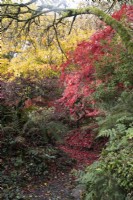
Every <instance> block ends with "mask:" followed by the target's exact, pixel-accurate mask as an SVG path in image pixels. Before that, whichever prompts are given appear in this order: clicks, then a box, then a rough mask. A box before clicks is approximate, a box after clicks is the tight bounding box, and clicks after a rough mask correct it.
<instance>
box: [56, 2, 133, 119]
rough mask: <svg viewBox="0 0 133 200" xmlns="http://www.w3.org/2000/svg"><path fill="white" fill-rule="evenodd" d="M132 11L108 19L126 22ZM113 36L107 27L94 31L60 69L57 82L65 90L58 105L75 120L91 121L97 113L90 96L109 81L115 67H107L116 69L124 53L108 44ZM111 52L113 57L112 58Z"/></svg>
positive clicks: (70, 54) (122, 10)
mask: <svg viewBox="0 0 133 200" xmlns="http://www.w3.org/2000/svg"><path fill="white" fill-rule="evenodd" d="M132 9H133V8H132V6H126V5H123V6H122V8H121V10H119V11H117V12H115V13H114V14H113V15H112V17H113V18H115V19H117V20H120V19H121V18H122V17H123V16H124V17H125V16H127V19H128V20H129V19H131V18H132V14H131V11H132ZM114 36H115V31H114V30H113V29H112V28H111V27H110V26H106V27H105V28H104V29H103V30H100V31H97V32H96V33H95V34H93V35H92V37H91V38H90V40H89V41H83V42H82V43H80V44H78V46H77V48H76V49H75V51H74V52H69V53H68V59H67V61H66V62H65V63H63V64H62V66H61V67H62V75H61V81H62V83H63V85H64V87H65V89H64V92H63V96H62V98H61V99H60V100H59V102H60V103H62V104H63V105H64V106H66V107H67V108H68V109H69V110H70V113H71V115H73V116H74V117H75V118H76V119H79V118H81V117H82V116H84V117H95V116H97V115H98V114H99V113H100V110H99V109H97V108H96V106H95V102H96V101H95V98H94V97H93V95H94V93H95V91H96V90H97V87H99V86H100V85H101V84H102V83H107V82H109V81H110V80H111V79H112V78H113V74H114V73H115V72H114V70H115V71H117V65H116V66H111V67H110V68H109V67H108V63H113V62H114V61H115V62H116V63H118V68H119V61H120V59H121V56H120V53H121V52H120V51H121V49H123V51H124V48H123V47H122V45H121V44H120V43H117V47H116V46H115V44H113V43H112V42H113V38H114ZM114 49H115V51H116V53H114V54H112V52H113V51H114ZM106 58H108V60H107V59H106ZM109 59H110V61H109ZM96 62H97V63H98V62H99V63H100V68H99V69H100V71H99V73H101V72H102V74H101V76H97V70H99V69H96ZM115 67H116V68H115ZM117 82H118V81H117ZM118 83H119V82H118ZM105 90H106V86H105ZM77 113H78V114H77Z"/></svg>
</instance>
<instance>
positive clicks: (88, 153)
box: [59, 130, 106, 165]
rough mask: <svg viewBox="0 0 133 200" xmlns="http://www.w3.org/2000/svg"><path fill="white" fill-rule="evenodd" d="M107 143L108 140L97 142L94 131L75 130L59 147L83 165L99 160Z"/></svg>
mask: <svg viewBox="0 0 133 200" xmlns="http://www.w3.org/2000/svg"><path fill="white" fill-rule="evenodd" d="M105 143H106V140H103V141H101V143H100V142H95V140H94V134H93V133H92V131H89V130H88V131H81V130H74V131H72V132H71V134H70V135H69V136H67V137H66V138H65V141H64V145H60V146H59V148H60V149H62V150H63V151H65V152H66V153H67V154H69V156H70V157H71V158H74V159H75V160H76V161H77V164H78V165H80V164H82V165H83V164H91V163H93V162H94V161H95V160H97V159H98V158H99V155H100V152H101V149H102V148H103V146H104V145H105Z"/></svg>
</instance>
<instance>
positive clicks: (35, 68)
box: [0, 4, 133, 200]
mask: <svg viewBox="0 0 133 200" xmlns="http://www.w3.org/2000/svg"><path fill="white" fill-rule="evenodd" d="M132 13H133V6H132V5H126V4H124V5H123V6H121V8H120V9H119V10H118V11H115V12H114V13H113V14H111V19H113V20H114V21H117V22H119V24H120V26H118V28H119V29H120V31H121V32H122V31H123V30H127V32H128V33H129V34H130V36H131V37H132V20H133V15H132ZM52 20H53V16H52V15H49V16H47V20H46V21H44V18H43V16H41V22H40V25H38V26H37V25H36V24H33V25H31V28H30V31H29V35H28V36H27V37H25V34H24V33H22V34H21V36H20V35H18V33H17V32H15V33H14V35H12V34H13V31H14V26H15V25H14V24H13V23H12V26H10V27H9V29H7V30H6V32H5V38H4V40H2V48H3V51H2V53H1V69H0V76H1V78H0V86H1V91H0V99H1V104H0V114H1V117H0V138H1V140H0V147H1V155H0V164H1V171H0V173H1V174H0V175H1V177H2V180H1V185H2V186H1V187H0V190H1V194H0V195H1V196H0V197H1V198H2V199H5V200H8V199H14V200H15V199H25V197H24V195H23V188H24V186H25V185H26V184H28V183H30V182H32V180H33V179H34V178H35V177H38V176H40V175H41V176H44V178H46V177H47V176H49V175H50V172H51V171H52V170H51V169H55V168H56V167H58V168H59V169H61V168H62V167H64V165H71V166H73V163H75V162H77V164H78V166H81V165H82V166H85V167H86V168H85V169H84V170H83V171H82V173H81V175H80V176H79V177H78V178H79V184H82V185H83V186H84V188H85V191H84V194H83V197H82V198H83V199H85V200H96V199H97V200H104V199H109V200H119V199H120V200H122V199H123V200H131V199H133V158H132V154H133V152H132V149H133V67H132V63H133V55H132V51H131V47H132V46H131V45H129V46H130V48H127V46H126V45H125V40H126V39H127V43H129V41H128V39H129V37H128V38H126V37H125V38H124V39H123V38H122V37H121V35H122V34H121V33H120V34H119V31H118V32H117V31H116V30H114V28H113V26H114V25H112V26H109V25H107V24H105V22H101V21H100V20H97V19H96V24H92V25H91V26H90V28H88V27H86V25H87V23H89V19H86V18H84V17H83V19H82V18H80V17H79V18H78V20H77V21H76V22H75V25H73V30H72V31H71V34H70V35H67V36H65V34H64V32H69V29H68V28H67V27H68V25H69V24H70V21H69V20H67V19H65V25H67V26H64V24H60V26H58V27H57V30H56V31H58V37H59V38H60V41H58V38H57V37H56V38H55V30H51V29H50V31H48V32H47V35H46V34H44V33H45V31H44V30H45V27H47V25H48V24H50V23H51V21H52ZM108 20H110V18H109V19H108ZM82 21H83V22H84V23H83V22H82ZM103 21H105V20H103ZM78 22H79V23H78ZM4 23H5V25H6V23H8V21H6V20H5V21H4ZM97 24H98V25H97ZM119 24H115V25H119ZM20 27H21V26H20ZM20 27H19V26H18V30H19V31H20ZM121 27H124V29H122V28H121ZM35 29H36V30H35ZM94 29H97V31H95V32H94ZM68 155H69V156H68ZM60 158H65V162H64V159H63V161H60ZM74 161H75V162H74Z"/></svg>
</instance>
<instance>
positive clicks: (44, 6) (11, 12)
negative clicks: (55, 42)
mask: <svg viewBox="0 0 133 200" xmlns="http://www.w3.org/2000/svg"><path fill="white" fill-rule="evenodd" d="M85 2H86V4H84V5H83V6H82V7H81V8H76V9H73V8H69V7H67V4H66V1H44V0H41V1H38V0H31V1H28V2H26V3H23V2H22V3H13V2H12V1H1V3H0V7H1V12H0V20H1V31H5V30H7V29H8V28H9V27H10V26H11V25H12V23H14V22H15V24H16V28H17V27H18V24H21V27H22V28H21V30H27V31H29V30H30V27H31V24H33V23H35V24H39V23H40V17H41V16H46V15H48V14H50V13H52V14H54V19H53V21H52V23H51V24H49V25H48V26H47V30H48V29H50V28H54V29H55V30H56V27H57V26H58V25H59V24H60V23H64V22H63V20H64V19H66V18H71V17H73V20H72V24H71V26H70V29H71V28H72V25H73V23H74V21H75V19H76V17H77V16H78V15H82V14H87V15H88V14H93V15H95V16H97V17H98V18H99V19H101V20H102V21H104V22H105V23H106V24H107V25H110V26H111V27H112V28H113V29H114V30H115V31H116V32H117V33H118V34H119V35H120V37H121V39H122V41H123V43H124V45H125V46H126V47H127V49H128V50H129V51H130V52H132V51H133V42H132V36H131V33H130V31H129V30H128V29H127V28H126V27H125V26H123V25H122V24H121V23H120V22H119V21H118V20H116V19H114V18H112V17H111V16H110V15H109V14H107V13H106V12H105V11H103V10H101V9H99V8H97V5H98V3H97V2H99V3H101V4H102V3H103V4H104V3H106V2H105V1H93V3H92V4H91V5H88V3H87V2H88V1H85ZM107 2H108V3H109V7H108V9H107V11H109V10H110V9H112V8H113V7H114V6H115V5H116V4H119V3H120V4H121V3H132V1H122V0H121V1H118V2H117V1H107ZM56 34H58V33H56Z"/></svg>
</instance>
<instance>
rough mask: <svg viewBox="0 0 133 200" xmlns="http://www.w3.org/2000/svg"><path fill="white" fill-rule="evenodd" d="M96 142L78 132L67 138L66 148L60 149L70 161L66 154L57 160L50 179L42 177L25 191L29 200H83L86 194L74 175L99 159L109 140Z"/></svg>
mask: <svg viewBox="0 0 133 200" xmlns="http://www.w3.org/2000/svg"><path fill="white" fill-rule="evenodd" d="M75 138H76V139H75ZM73 141H74V142H73ZM75 141H77V142H75ZM92 141H93V139H92V137H91V135H90V134H89V135H88V134H79V135H78V134H77V133H76V134H72V135H70V136H69V137H67V138H66V140H65V143H64V145H61V146H59V148H60V149H61V150H63V151H65V152H66V153H68V155H69V157H70V158H69V157H68V158H67V157H66V156H64V154H63V156H61V157H60V158H59V159H57V162H59V163H53V166H52V165H51V172H49V176H48V177H47V178H40V177H39V178H36V179H35V180H34V181H33V182H32V184H29V185H28V186H27V188H25V190H24V193H25V200H27V199H31V200H72V199H73V200H80V199H81V192H82V191H81V190H80V188H78V189H75V188H76V187H77V181H76V178H75V176H74V175H73V173H72V172H73V170H75V169H77V170H79V169H83V168H84V167H85V166H87V165H89V164H91V163H93V162H94V161H95V160H97V159H98V158H99V154H100V151H101V147H103V145H104V144H105V141H101V142H99V143H95V144H94V143H93V142H92ZM83 144H84V145H83ZM83 146H84V147H83ZM86 146H87V147H86ZM71 158H72V159H75V162H70V160H69V159H71Z"/></svg>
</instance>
